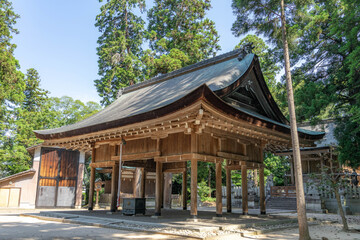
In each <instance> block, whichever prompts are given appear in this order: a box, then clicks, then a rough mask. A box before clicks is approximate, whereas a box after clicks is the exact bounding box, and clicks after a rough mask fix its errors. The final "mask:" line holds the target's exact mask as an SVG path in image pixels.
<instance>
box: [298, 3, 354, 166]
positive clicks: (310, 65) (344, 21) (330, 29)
mask: <svg viewBox="0 0 360 240" xmlns="http://www.w3.org/2000/svg"><path fill="white" fill-rule="evenodd" d="M310 9H311V10H309V17H308V18H307V21H305V22H302V24H301V23H299V28H301V29H302V31H303V35H302V37H301V38H300V41H299V48H298V51H297V54H298V58H300V59H303V60H304V61H303V62H304V63H303V64H302V66H301V67H299V68H298V69H296V71H295V73H296V75H295V79H298V81H297V83H298V85H300V87H299V96H303V97H302V98H300V97H299V98H298V99H297V100H298V103H299V105H300V106H301V108H302V110H303V113H304V114H303V115H305V114H306V115H305V116H306V117H308V119H310V120H313V118H314V116H318V115H320V116H324V115H325V116H326V117H331V118H338V121H337V127H336V129H335V134H336V137H337V140H338V142H339V148H338V150H339V159H340V161H341V162H342V164H347V165H350V166H351V167H358V166H360V130H359V129H360V128H359V127H360V35H359V32H360V24H359V22H360V5H359V3H358V1H356V0H329V1H328V0H326V1H325V0H316V1H315V2H314V5H313V6H312V7H311V8H310ZM311 87H312V88H311ZM312 92H313V94H312V96H310V94H311V93H312ZM309 99H311V100H310V101H309ZM315 120H316V119H315Z"/></svg>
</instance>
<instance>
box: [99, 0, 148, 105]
mask: <svg viewBox="0 0 360 240" xmlns="http://www.w3.org/2000/svg"><path fill="white" fill-rule="evenodd" d="M100 2H102V0H100ZM144 7H145V1H144V0H130V1H126V0H108V1H107V2H106V3H105V4H104V5H102V6H101V9H100V11H101V13H100V14H99V15H97V17H96V24H95V26H96V27H98V28H99V31H100V32H101V36H100V37H99V39H98V44H99V47H98V48H97V55H98V56H99V60H98V64H99V73H98V74H99V75H100V76H101V78H100V79H97V80H95V86H96V89H97V91H98V93H99V96H100V97H101V98H102V100H101V104H102V105H109V104H110V103H111V102H113V101H114V100H115V99H116V96H117V93H118V91H119V89H121V88H124V87H126V86H129V85H132V84H135V83H136V82H138V81H142V80H143V77H142V68H143V66H142V62H141V61H140V58H141V55H142V48H141V45H142V43H143V36H144V24H145V22H144V21H143V20H142V19H141V17H139V16H137V15H136V14H135V13H134V11H136V10H137V9H140V10H143V9H144Z"/></svg>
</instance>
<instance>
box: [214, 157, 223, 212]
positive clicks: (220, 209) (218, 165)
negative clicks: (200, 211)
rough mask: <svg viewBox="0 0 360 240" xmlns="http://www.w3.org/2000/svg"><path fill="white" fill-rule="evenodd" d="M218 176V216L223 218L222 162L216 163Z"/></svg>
mask: <svg viewBox="0 0 360 240" xmlns="http://www.w3.org/2000/svg"><path fill="white" fill-rule="evenodd" d="M215 172H216V173H215V174H216V216H217V217H222V183H221V162H216V163H215Z"/></svg>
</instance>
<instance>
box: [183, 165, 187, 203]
mask: <svg viewBox="0 0 360 240" xmlns="http://www.w3.org/2000/svg"><path fill="white" fill-rule="evenodd" d="M186 187H187V171H186V170H185V171H184V172H183V174H182V204H183V210H186V209H187V197H186V195H187V190H186Z"/></svg>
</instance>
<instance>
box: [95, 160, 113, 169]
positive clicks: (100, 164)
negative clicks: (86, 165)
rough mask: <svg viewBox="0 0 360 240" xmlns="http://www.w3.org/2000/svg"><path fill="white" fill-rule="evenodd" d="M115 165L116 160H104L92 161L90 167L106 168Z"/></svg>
mask: <svg viewBox="0 0 360 240" xmlns="http://www.w3.org/2000/svg"><path fill="white" fill-rule="evenodd" d="M115 165H116V162H115V161H103V162H93V163H90V167H93V168H106V167H113V166H115Z"/></svg>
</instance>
